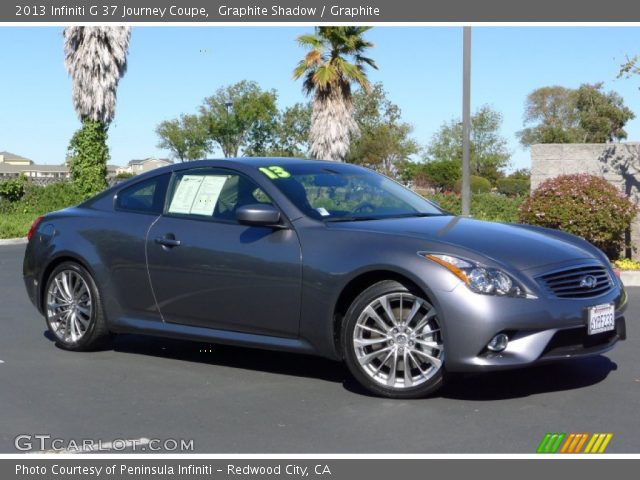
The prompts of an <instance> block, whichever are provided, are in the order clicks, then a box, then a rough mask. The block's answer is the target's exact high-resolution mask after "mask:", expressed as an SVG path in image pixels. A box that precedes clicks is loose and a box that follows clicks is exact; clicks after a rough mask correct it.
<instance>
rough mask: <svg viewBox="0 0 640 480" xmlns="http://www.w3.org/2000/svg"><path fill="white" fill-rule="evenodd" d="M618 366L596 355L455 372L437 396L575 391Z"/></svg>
mask: <svg viewBox="0 0 640 480" xmlns="http://www.w3.org/2000/svg"><path fill="white" fill-rule="evenodd" d="M617 369H618V365H617V364H616V363H615V362H612V361H611V360H610V359H608V358H607V357H605V356H602V355H597V356H594V357H586V358H580V359H573V360H571V359H568V360H559V361H556V362H552V363H546V364H543V365H539V366H535V367H529V368H522V369H518V370H504V371H499V372H490V373H473V374H456V375H453V376H452V378H451V379H450V380H451V381H449V382H448V383H447V384H446V386H445V388H443V390H442V391H441V392H440V396H441V397H443V398H450V399H456V400H476V401H490V400H507V399H513V398H522V397H528V396H531V395H536V394H541V393H550V392H559V391H566V390H575V389H578V388H585V387H589V386H591V385H595V384H597V383H600V382H602V381H603V380H604V379H605V378H607V376H608V375H609V373H611V372H612V371H614V370H617Z"/></svg>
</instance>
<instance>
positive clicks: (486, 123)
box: [425, 105, 511, 182]
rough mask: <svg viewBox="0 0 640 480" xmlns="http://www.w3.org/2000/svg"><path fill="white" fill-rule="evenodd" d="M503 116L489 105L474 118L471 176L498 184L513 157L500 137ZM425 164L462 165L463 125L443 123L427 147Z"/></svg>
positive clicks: (453, 122) (482, 108)
mask: <svg viewBox="0 0 640 480" xmlns="http://www.w3.org/2000/svg"><path fill="white" fill-rule="evenodd" d="M501 125H502V115H501V114H500V113H499V112H496V111H495V110H493V109H492V108H491V107H489V106H488V105H485V106H483V107H481V108H480V109H479V110H478V111H477V112H476V113H474V114H473V115H472V116H471V145H470V153H471V158H470V160H471V172H472V174H474V175H476V176H480V177H484V178H487V179H489V180H491V181H493V182H495V181H496V180H497V179H498V178H500V177H501V176H502V173H501V170H502V169H504V168H505V167H507V166H508V165H509V159H510V158H511V153H510V152H509V150H508V149H507V140H506V139H505V138H504V137H503V136H502V135H500V126H501ZM425 160H426V161H427V162H430V161H456V162H458V163H459V164H460V165H462V123H461V122H460V120H458V119H455V120H451V121H450V122H448V123H444V124H443V125H442V126H441V127H440V130H439V131H438V132H437V133H436V134H435V135H434V136H433V137H432V139H431V142H430V143H429V145H428V146H427V149H426V155H425Z"/></svg>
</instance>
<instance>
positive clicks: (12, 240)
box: [0, 237, 27, 246]
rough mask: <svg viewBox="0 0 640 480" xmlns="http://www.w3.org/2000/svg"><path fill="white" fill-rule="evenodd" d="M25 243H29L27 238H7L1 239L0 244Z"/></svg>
mask: <svg viewBox="0 0 640 480" xmlns="http://www.w3.org/2000/svg"><path fill="white" fill-rule="evenodd" d="M23 243H27V238H26V237H23V238H5V239H0V246H2V245H22V244H23Z"/></svg>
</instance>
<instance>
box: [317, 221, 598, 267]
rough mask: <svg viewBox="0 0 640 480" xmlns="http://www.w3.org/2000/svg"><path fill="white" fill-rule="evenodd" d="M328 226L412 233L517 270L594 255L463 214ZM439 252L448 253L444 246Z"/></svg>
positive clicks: (556, 240)
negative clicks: (460, 215) (462, 215)
mask: <svg viewBox="0 0 640 480" xmlns="http://www.w3.org/2000/svg"><path fill="white" fill-rule="evenodd" d="M330 228H338V229H348V230H360V231H368V232H379V233H386V234H396V235H404V236H412V237H419V238H423V239H425V240H427V241H429V242H436V243H441V244H451V245H455V246H457V247H460V248H462V249H465V250H469V251H473V252H476V253H478V254H480V255H481V256H484V257H489V258H491V259H493V260H496V261H498V262H501V263H504V264H507V265H511V266H512V267H515V268H518V269H520V270H526V269H529V268H535V267H541V266H543V265H549V264H554V263H560V262H567V261H571V260H579V259H596V258H597V257H596V256H595V255H594V254H593V253H592V252H589V251H588V249H585V248H583V247H581V246H579V245H575V244H573V243H569V242H567V241H565V240H561V239H559V238H557V237H555V236H553V235H550V234H545V233H543V232H540V231H532V230H530V229H526V228H522V227H520V226H518V225H513V224H511V225H510V224H504V223H495V222H485V221H480V220H474V219H471V218H465V217H454V216H435V217H411V218H390V219H384V220H367V221H359V222H344V223H343V222H339V223H332V224H330ZM443 247H444V245H443ZM436 248H437V247H436ZM442 253H450V252H447V251H446V248H445V249H444V251H443V252H442Z"/></svg>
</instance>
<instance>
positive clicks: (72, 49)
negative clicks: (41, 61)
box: [63, 27, 131, 125]
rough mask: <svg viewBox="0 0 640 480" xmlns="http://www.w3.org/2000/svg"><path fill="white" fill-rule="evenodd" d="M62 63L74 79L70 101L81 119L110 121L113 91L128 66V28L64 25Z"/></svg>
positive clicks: (112, 107) (129, 29)
mask: <svg viewBox="0 0 640 480" xmlns="http://www.w3.org/2000/svg"><path fill="white" fill-rule="evenodd" d="M63 36H64V53H65V66H66V68H67V71H68V72H69V75H70V76H71V79H72V82H73V103H74V106H75V109H76V113H77V114H78V116H79V117H80V119H82V120H84V119H87V118H88V119H91V120H95V121H100V122H103V123H104V124H107V125H108V124H109V123H110V122H111V120H113V116H114V115H115V106H116V90H117V87H118V82H119V81H120V78H122V76H123V75H124V74H125V72H126V69H127V52H128V49H129V40H130V38H131V28H130V27H66V28H65V29H64V32H63Z"/></svg>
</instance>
